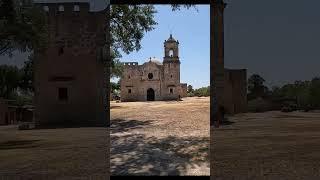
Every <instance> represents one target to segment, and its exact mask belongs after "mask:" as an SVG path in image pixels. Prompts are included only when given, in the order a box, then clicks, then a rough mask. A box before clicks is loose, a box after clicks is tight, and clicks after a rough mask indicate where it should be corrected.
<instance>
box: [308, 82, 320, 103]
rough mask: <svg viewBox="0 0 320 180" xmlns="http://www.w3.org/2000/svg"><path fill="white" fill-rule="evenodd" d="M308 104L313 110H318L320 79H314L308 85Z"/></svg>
mask: <svg viewBox="0 0 320 180" xmlns="http://www.w3.org/2000/svg"><path fill="white" fill-rule="evenodd" d="M309 100H310V104H311V105H312V106H313V107H315V108H320V78H318V77H315V78H313V79H312V80H311V84H310V99H309Z"/></svg>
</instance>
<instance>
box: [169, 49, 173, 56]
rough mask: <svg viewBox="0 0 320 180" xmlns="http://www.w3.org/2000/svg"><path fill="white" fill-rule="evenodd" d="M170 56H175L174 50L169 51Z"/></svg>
mask: <svg viewBox="0 0 320 180" xmlns="http://www.w3.org/2000/svg"><path fill="white" fill-rule="evenodd" d="M169 56H170V57H172V56H173V49H170V50H169Z"/></svg>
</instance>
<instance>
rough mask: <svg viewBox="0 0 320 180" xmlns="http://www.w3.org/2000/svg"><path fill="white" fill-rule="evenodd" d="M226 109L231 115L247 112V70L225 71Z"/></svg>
mask: <svg viewBox="0 0 320 180" xmlns="http://www.w3.org/2000/svg"><path fill="white" fill-rule="evenodd" d="M224 78H225V81H224V107H225V108H226V112H227V113H230V114H237V113H244V112H247V71H246V69H225V72H224Z"/></svg>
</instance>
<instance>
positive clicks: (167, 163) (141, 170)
mask: <svg viewBox="0 0 320 180" xmlns="http://www.w3.org/2000/svg"><path fill="white" fill-rule="evenodd" d="M209 144H210V139H209V137H184V138H180V137H179V138H178V137H174V136H168V137H166V138H162V139H160V138H156V137H146V136H145V135H141V134H131V135H125V136H120V137H119V136H114V135H111V149H110V155H111V156H110V164H111V167H110V171H111V174H112V175H186V174H187V173H190V170H194V171H195V169H197V170H199V169H202V170H201V172H199V175H209V167H210V164H209V163H210V162H209Z"/></svg>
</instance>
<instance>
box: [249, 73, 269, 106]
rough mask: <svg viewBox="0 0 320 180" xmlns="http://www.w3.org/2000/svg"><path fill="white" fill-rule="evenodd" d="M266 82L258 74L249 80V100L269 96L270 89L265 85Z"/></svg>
mask: <svg viewBox="0 0 320 180" xmlns="http://www.w3.org/2000/svg"><path fill="white" fill-rule="evenodd" d="M264 82H265V80H264V79H263V78H262V77H261V76H260V75H258V74H253V75H251V76H250V78H249V79H248V91H249V93H248V99H249V100H250V99H255V98H258V97H265V96H267V95H268V88H267V87H266V86H265V85H264Z"/></svg>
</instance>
